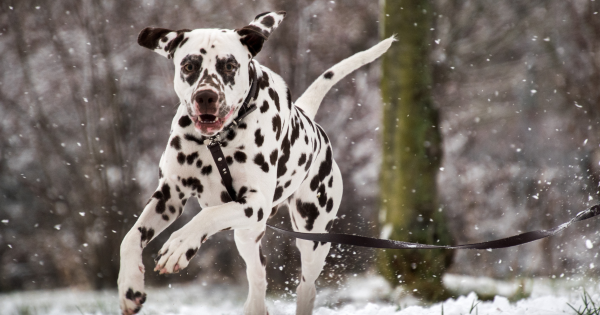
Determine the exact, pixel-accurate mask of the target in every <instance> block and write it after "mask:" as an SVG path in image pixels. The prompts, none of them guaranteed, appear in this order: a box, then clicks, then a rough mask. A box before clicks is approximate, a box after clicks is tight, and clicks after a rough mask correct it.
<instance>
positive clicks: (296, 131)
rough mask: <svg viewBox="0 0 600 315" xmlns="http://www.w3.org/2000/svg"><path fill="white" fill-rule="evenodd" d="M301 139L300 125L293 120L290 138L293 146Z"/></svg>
mask: <svg viewBox="0 0 600 315" xmlns="http://www.w3.org/2000/svg"><path fill="white" fill-rule="evenodd" d="M299 137H300V124H299V123H298V120H297V119H293V120H292V134H291V136H290V141H291V143H292V146H293V145H294V143H295V142H296V140H298V138H299Z"/></svg>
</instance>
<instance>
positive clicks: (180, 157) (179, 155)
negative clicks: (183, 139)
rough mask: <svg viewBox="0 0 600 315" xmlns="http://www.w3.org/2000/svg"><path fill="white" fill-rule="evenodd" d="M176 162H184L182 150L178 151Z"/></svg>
mask: <svg viewBox="0 0 600 315" xmlns="http://www.w3.org/2000/svg"><path fill="white" fill-rule="evenodd" d="M177 162H179V164H181V165H183V163H185V154H183V152H179V154H177Z"/></svg>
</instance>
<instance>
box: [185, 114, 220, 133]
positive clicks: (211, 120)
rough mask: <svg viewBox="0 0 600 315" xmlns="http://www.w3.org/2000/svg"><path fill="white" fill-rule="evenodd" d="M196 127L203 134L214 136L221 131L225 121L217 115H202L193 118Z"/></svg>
mask: <svg viewBox="0 0 600 315" xmlns="http://www.w3.org/2000/svg"><path fill="white" fill-rule="evenodd" d="M192 120H193V121H194V126H195V127H196V129H197V130H198V131H200V132H201V133H203V134H212V133H214V132H217V131H219V130H221V128H222V127H223V120H222V119H221V118H219V117H217V116H215V115H208V114H202V115H198V116H195V117H192Z"/></svg>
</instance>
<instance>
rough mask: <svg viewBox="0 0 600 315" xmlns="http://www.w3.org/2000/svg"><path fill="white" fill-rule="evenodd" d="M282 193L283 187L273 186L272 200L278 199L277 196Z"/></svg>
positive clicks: (279, 196)
mask: <svg viewBox="0 0 600 315" xmlns="http://www.w3.org/2000/svg"><path fill="white" fill-rule="evenodd" d="M282 194H283V187H281V186H278V187H277V188H275V194H274V195H273V202H275V201H277V200H279V198H281V195H282Z"/></svg>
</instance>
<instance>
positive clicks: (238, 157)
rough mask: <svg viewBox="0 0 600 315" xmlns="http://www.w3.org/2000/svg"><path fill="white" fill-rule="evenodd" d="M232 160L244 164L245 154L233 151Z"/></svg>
mask: <svg viewBox="0 0 600 315" xmlns="http://www.w3.org/2000/svg"><path fill="white" fill-rule="evenodd" d="M233 158H234V159H235V160H236V161H237V162H238V163H246V153H244V152H242V151H235V153H234V154H233Z"/></svg>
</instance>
